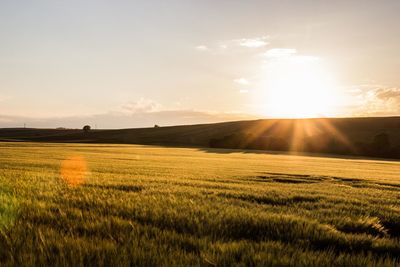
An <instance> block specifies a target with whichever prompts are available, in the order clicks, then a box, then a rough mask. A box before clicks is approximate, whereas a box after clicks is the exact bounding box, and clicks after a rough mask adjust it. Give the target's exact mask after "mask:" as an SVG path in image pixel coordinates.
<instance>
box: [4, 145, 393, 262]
mask: <svg viewBox="0 0 400 267" xmlns="http://www.w3.org/2000/svg"><path fill="white" fill-rule="evenodd" d="M399 264H400V162H399V161H380V160H368V159H358V158H328V157H318V156H305V155H303V156H302V155H285V154H267V153H262V152H259V151H252V152H248V151H239V150H223V149H220V150H218V149H208V150H207V149H197V148H167V147H157V146H138V145H103V144H102V145H98V144H52V143H11V142H8V143H7V142H4V143H0V265H1V266H398V265H399Z"/></svg>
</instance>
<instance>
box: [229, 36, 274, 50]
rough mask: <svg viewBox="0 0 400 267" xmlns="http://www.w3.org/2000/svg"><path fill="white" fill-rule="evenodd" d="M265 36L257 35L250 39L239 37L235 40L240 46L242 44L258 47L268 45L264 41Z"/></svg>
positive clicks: (248, 46)
mask: <svg viewBox="0 0 400 267" xmlns="http://www.w3.org/2000/svg"><path fill="white" fill-rule="evenodd" d="M266 40H267V37H265V36H263V37H257V38H250V39H246V38H245V39H239V40H236V42H237V43H238V44H239V45H240V46H244V47H247V48H259V47H263V46H266V45H268V44H269V43H268V42H267V41H266Z"/></svg>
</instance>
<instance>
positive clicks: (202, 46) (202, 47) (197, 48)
mask: <svg viewBox="0 0 400 267" xmlns="http://www.w3.org/2000/svg"><path fill="white" fill-rule="evenodd" d="M195 49H196V50H199V51H207V50H208V47H207V46H206V45H198V46H196V47H195Z"/></svg>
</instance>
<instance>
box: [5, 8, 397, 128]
mask: <svg viewBox="0 0 400 267" xmlns="http://www.w3.org/2000/svg"><path fill="white" fill-rule="evenodd" d="M399 13H400V1H398V0H382V1H376V0H360V1H357V0H351V1H316V0H314V1H306V0H293V1H284V0H279V1H278V0H277V1H267V0H264V1H250V0H249V1H235V0H229V1H223V0H218V1H215V0H213V1H208V0H201V1H191V0H181V1H177V0H175V1H171V0H163V1H161V0H159V1H151V0H147V1H120V0H112V1H111V0H109V1H102V0H93V1H87V0H79V1H75V0H69V1H56V0H48V1H40V0H36V1H27V0H26V1H23V0H21V1H15V0H13V1H8V0H2V1H0V33H1V37H0V38H1V39H0V127H10V126H18V125H21V123H23V122H27V123H28V124H30V125H31V126H42V127H46V126H47V127H54V126H64V125H65V126H68V127H80V125H81V123H86V122H87V123H92V124H94V123H96V124H99V125H100V127H101V126H103V127H137V126H149V125H152V124H154V123H161V124H175V123H176V124H180V123H191V122H192V123H199V122H208V121H210V122H211V121H219V120H230V119H242V118H252V117H260V118H262V117H274V116H275V117H279V116H285V114H287V115H288V116H291V114H293V108H298V106H296V104H295V103H294V102H293V99H295V98H297V97H298V96H299V92H303V91H302V90H306V88H305V87H308V85H309V84H312V86H314V87H313V90H312V91H310V94H311V93H312V94H315V92H316V91H317V90H320V92H321V97H323V96H324V95H325V96H326V95H327V94H325V93H324V91H323V90H325V87H328V86H329V87H334V89H332V90H334V91H335V96H336V97H337V99H340V100H338V101H336V102H335V103H333V104H332V105H333V106H334V107H331V108H332V110H330V111H331V112H330V113H326V114H325V113H323V112H325V110H324V109H322V107H318V108H319V109H318V110H315V114H317V113H318V112H321V115H326V116H354V115H355V116H370V115H400V89H399V88H400V75H399V71H400V16H399ZM282 58H283V59H284V61H285V62H286V63H285V64H286V65H285V64H283V65H282V63H281V61H282ZM289 61H290V62H291V63H290V64H289V65H288V63H287V62H289ZM293 62H300V63H299V64H297V63H293ZM282 66H283V67H282ZM299 66H300V67H299ZM303 66H307V68H308V71H307V73H305V74H304V75H305V76H306V77H313V76H318V77H319V78H318V79H317V80H313V79H314V78H307V79H312V82H311V83H310V82H309V80H308V81H306V82H304V83H301V82H300V84H299V86H296V88H293V87H294V86H293V85H295V84H296V83H298V81H303V80H304V77H303V76H302V77H299V75H298V74H296V75H295V74H294V73H302V72H301V69H302V67H303ZM279 71H280V72H279ZM286 73H287V76H286ZM280 75H281V76H282V75H284V76H285V77H286V78H287V80H288V81H290V80H292V81H293V82H292V83H286V81H285V82H284V84H285V85H282V81H281V80H279V79H278V81H276V80H274V79H276V77H277V76H280ZM322 76H323V77H325V76H326V77H327V78H326V79H325V78H324V79H323V80H322V79H321V78H320V77H322ZM277 83H278V84H279V86H275V85H276V84H277ZM273 86H275V87H274V88H275V89H272V87H273ZM289 87H290V88H291V89H290V90H293V91H290V90H288V88H289ZM322 87H323V88H322ZM277 88H280V89H277ZM282 88H284V89H282ZM292 88H293V89H292ZM273 90H275V91H277V90H281V91H280V92H281V93H280V94H281V96H282V95H285V97H286V96H287V98H288V99H290V98H292V100H288V102H285V101H283V102H279V101H277V99H281V98H282V97H281V98H279V97H276V96H275V98H273V97H271V94H270V93H271V92H273ZM282 90H283V91H282ZM285 90H286V91H285ZM271 99H272V100H273V101H274V103H273V104H271ZM319 100H320V99H319V98H318V99H316V100H315V102H318V101H319ZM325 101H326V100H325ZM277 102H278V103H277ZM321 103H326V102H321ZM307 104H308V103H307ZM330 104H331V103H330ZM267 105H268V107H266V106H267ZM274 105H276V106H274ZM285 105H287V106H290V105H291V106H292V109H291V110H290V109H289V110H290V112H285V110H283V108H282V106H285ZM278 106H279V107H278ZM269 107H273V108H269ZM312 112H314V111H312ZM312 112H311V111H310V112H309V113H304V114H305V115H307V114H314V113H312ZM300 114H302V113H300ZM318 114H319V113H318ZM116 118H118V119H116Z"/></svg>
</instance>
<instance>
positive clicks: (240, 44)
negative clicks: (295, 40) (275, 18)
mask: <svg viewBox="0 0 400 267" xmlns="http://www.w3.org/2000/svg"><path fill="white" fill-rule="evenodd" d="M268 38H269V37H268V36H261V37H254V38H240V39H231V40H223V41H219V42H217V43H214V44H201V45H197V46H195V49H196V50H198V51H212V52H218V51H226V50H227V49H233V50H235V49H236V51H237V50H238V49H247V48H249V49H250V48H261V47H265V46H267V45H269V42H268Z"/></svg>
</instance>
